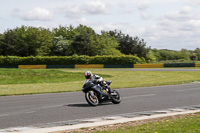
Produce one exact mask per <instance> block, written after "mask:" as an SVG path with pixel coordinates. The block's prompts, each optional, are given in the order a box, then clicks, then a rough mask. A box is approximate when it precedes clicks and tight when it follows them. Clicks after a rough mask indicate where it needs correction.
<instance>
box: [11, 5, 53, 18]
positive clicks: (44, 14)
mask: <svg viewBox="0 0 200 133" xmlns="http://www.w3.org/2000/svg"><path fill="white" fill-rule="evenodd" d="M21 12H22V11H21V10H19V9H14V10H13V12H12V15H13V16H15V17H18V18H20V19H23V20H26V21H32V20H40V21H49V20H52V19H53V15H52V13H51V12H50V11H49V10H47V9H44V8H40V7H36V8H34V9H32V10H29V11H27V12H25V13H21Z"/></svg>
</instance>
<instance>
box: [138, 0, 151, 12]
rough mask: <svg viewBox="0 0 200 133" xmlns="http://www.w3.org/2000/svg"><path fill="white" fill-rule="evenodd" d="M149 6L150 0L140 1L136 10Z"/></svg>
mask: <svg viewBox="0 0 200 133" xmlns="http://www.w3.org/2000/svg"><path fill="white" fill-rule="evenodd" d="M150 7H151V3H150V1H142V2H140V3H138V4H137V8H138V10H146V9H148V8H150Z"/></svg>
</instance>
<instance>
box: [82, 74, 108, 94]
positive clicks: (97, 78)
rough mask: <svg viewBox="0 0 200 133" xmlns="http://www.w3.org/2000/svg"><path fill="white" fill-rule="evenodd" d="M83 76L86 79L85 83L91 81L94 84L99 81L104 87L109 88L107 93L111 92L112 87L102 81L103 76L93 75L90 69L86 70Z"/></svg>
mask: <svg viewBox="0 0 200 133" xmlns="http://www.w3.org/2000/svg"><path fill="white" fill-rule="evenodd" d="M85 78H86V80H85V82H84V83H87V82H89V81H91V82H92V83H96V84H98V83H99V84H100V85H102V86H103V87H106V88H107V89H108V90H109V93H111V92H112V89H111V88H110V87H109V86H108V85H107V84H106V81H104V80H103V78H102V77H100V76H99V75H93V74H92V72H91V71H87V72H85Z"/></svg>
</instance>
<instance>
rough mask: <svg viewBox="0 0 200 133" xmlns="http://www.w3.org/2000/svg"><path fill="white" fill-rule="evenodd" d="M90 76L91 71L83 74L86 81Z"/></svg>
mask: <svg viewBox="0 0 200 133" xmlns="http://www.w3.org/2000/svg"><path fill="white" fill-rule="evenodd" d="M92 76H93V74H92V72H91V71H87V72H85V78H86V79H90V78H91V77H92Z"/></svg>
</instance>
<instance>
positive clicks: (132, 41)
mask: <svg viewBox="0 0 200 133" xmlns="http://www.w3.org/2000/svg"><path fill="white" fill-rule="evenodd" d="M103 32H105V31H103ZM108 33H109V34H110V35H111V36H114V37H115V38H116V39H117V40H118V43H119V46H118V49H119V50H120V51H121V53H123V54H126V55H129V54H131V55H137V56H139V57H144V58H146V57H147V54H148V52H149V50H150V47H146V42H144V39H139V38H138V37H137V36H135V37H134V38H133V37H131V36H129V35H128V34H124V33H122V32H121V31H119V32H118V31H117V30H115V31H109V32H108Z"/></svg>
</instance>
